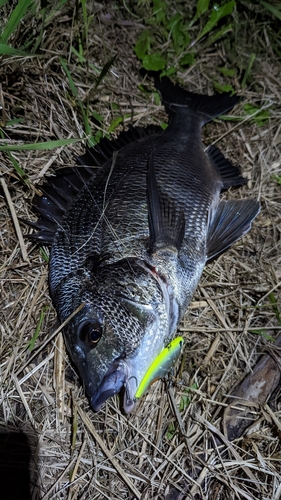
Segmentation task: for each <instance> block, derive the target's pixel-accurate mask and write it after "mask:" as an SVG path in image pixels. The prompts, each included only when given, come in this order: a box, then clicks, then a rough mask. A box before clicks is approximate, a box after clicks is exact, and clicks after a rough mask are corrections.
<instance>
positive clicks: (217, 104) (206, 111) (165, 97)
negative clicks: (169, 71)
mask: <svg viewBox="0 0 281 500" xmlns="http://www.w3.org/2000/svg"><path fill="white" fill-rule="evenodd" d="M153 77H154V81H155V87H156V88H157V90H159V92H160V94H161V97H162V102H163V104H164V106H165V109H166V111H167V113H168V114H171V113H177V112H182V111H183V109H184V108H186V110H187V112H188V113H190V111H192V112H194V113H196V115H199V116H200V118H201V125H202V126H203V125H205V124H206V123H208V122H210V121H211V120H213V119H214V118H216V117H217V116H220V115H222V114H223V113H226V112H227V111H229V110H230V109H232V108H233V106H235V104H237V103H238V101H239V97H238V96H235V95H231V93H230V92H224V93H222V94H215V95H212V96H208V95H202V94H194V93H193V92H189V91H188V90H185V89H183V88H182V87H180V86H179V85H177V84H174V83H173V82H171V80H170V79H169V78H167V77H166V76H164V77H163V78H160V77H159V74H157V75H153Z"/></svg>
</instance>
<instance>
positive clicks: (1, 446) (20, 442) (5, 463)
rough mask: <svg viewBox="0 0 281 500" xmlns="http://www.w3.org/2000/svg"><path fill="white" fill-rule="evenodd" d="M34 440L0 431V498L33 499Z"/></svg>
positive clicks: (19, 433) (8, 430)
mask: <svg viewBox="0 0 281 500" xmlns="http://www.w3.org/2000/svg"><path fill="white" fill-rule="evenodd" d="M37 441H38V440H37V437H36V436H35V435H34V431H33V433H32V434H31V433H30V434H29V433H24V432H22V431H15V430H10V429H8V428H6V429H0V499H1V500H37V499H38V498H39V496H38V490H37V487H36V483H37V480H36V479H37V478H36V475H37V466H36V454H37Z"/></svg>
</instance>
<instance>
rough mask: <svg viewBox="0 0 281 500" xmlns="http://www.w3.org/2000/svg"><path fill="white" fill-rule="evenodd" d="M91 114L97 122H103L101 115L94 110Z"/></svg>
mask: <svg viewBox="0 0 281 500" xmlns="http://www.w3.org/2000/svg"><path fill="white" fill-rule="evenodd" d="M92 116H93V117H94V119H95V120H97V122H100V123H101V122H103V116H101V115H100V114H99V113H97V112H96V111H92Z"/></svg>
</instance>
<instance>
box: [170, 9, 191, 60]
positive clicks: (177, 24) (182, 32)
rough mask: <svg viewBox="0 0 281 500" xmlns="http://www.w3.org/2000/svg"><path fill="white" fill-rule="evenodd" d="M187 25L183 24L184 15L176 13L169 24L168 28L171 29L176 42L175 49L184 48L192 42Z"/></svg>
mask: <svg viewBox="0 0 281 500" xmlns="http://www.w3.org/2000/svg"><path fill="white" fill-rule="evenodd" d="M187 28H188V27H187V26H186V25H184V24H183V20H182V16H181V15H180V14H175V15H174V16H173V17H172V18H171V19H170V22H169V23H168V24H167V29H169V30H170V33H171V35H172V39H173V42H174V49H175V50H176V51H177V50H179V49H183V48H185V47H187V46H188V45H189V44H190V36H189V34H188V31H187Z"/></svg>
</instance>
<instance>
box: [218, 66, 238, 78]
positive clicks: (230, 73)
mask: <svg viewBox="0 0 281 500" xmlns="http://www.w3.org/2000/svg"><path fill="white" fill-rule="evenodd" d="M219 70H220V72H221V73H222V74H223V75H224V76H230V77H231V78H232V77H233V76H234V75H235V70H234V69H228V68H219Z"/></svg>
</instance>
